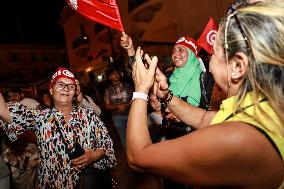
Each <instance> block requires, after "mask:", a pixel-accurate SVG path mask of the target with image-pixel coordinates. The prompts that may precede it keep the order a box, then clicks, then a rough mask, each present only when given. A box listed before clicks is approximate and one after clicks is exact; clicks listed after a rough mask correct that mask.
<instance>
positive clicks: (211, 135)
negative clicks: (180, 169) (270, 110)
mask: <svg viewBox="0 0 284 189" xmlns="http://www.w3.org/2000/svg"><path fill="white" fill-rule="evenodd" d="M181 140H183V141H180V142H182V143H183V142H186V143H187V144H188V146H187V147H188V148H187V149H186V152H185V153H184V156H183V160H184V161H185V162H187V163H190V164H189V165H190V166H189V167H188V168H189V169H192V170H193V171H192V174H193V175H191V177H192V178H194V179H197V180H195V181H198V179H201V180H202V182H203V183H205V182H206V183H209V184H214V185H218V184H222V183H223V184H224V183H227V184H228V185H239V184H240V183H242V184H243V185H247V186H257V185H259V186H260V185H263V186H265V185H266V186H269V187H271V185H270V184H271V183H275V186H276V187H277V186H278V185H277V184H279V183H280V184H281V181H282V180H283V177H284V174H283V173H284V167H283V162H282V160H281V158H280V156H279V155H278V154H277V151H276V150H275V148H274V147H273V146H272V144H271V143H270V141H269V140H268V139H267V138H266V137H265V136H264V135H263V134H262V133H261V132H259V131H258V130H257V129H255V128H254V127H253V126H250V125H248V124H245V123H241V122H226V123H221V124H217V125H212V126H210V127H206V128H204V129H200V130H198V131H196V132H193V133H192V134H190V135H188V136H186V137H184V138H183V139H181ZM189 157H190V158H189ZM189 161H190V162H189ZM195 171H198V172H199V174H197V172H195ZM196 175H202V176H198V177H197V178H196ZM212 175H214V176H213V178H214V179H212ZM256 175H257V176H256ZM275 175H277V176H275Z"/></svg>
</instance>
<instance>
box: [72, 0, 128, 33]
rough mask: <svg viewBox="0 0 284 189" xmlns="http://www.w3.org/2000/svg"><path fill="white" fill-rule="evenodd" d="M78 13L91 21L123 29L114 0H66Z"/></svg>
mask: <svg viewBox="0 0 284 189" xmlns="http://www.w3.org/2000/svg"><path fill="white" fill-rule="evenodd" d="M66 1H67V3H68V4H69V5H70V6H71V7H72V9H74V10H75V11H76V12H78V13H79V14H81V15H83V16H84V17H86V18H88V19H89V20H91V21H94V22H98V23H101V24H103V25H106V26H108V27H110V28H113V29H117V30H119V31H121V32H122V31H124V28H123V24H122V22H121V18H120V13H119V9H118V6H117V4H116V0H66Z"/></svg>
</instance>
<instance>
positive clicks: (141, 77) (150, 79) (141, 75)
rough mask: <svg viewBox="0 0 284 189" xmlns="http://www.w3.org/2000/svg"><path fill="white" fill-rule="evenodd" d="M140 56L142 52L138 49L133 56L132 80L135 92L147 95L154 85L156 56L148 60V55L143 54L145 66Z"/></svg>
mask: <svg viewBox="0 0 284 189" xmlns="http://www.w3.org/2000/svg"><path fill="white" fill-rule="evenodd" d="M142 56H143V50H142V49H141V48H140V47H138V48H137V51H136V55H135V59H136V61H135V63H134V65H133V68H132V78H133V81H134V84H135V91H136V92H143V93H145V94H148V91H149V90H150V88H151V87H152V86H153V83H154V78H155V70H156V67H157V63H158V58H157V57H156V56H154V57H153V58H150V57H149V55H148V54H145V56H144V58H145V60H146V61H147V63H145V64H146V65H145V64H144V63H143V61H142Z"/></svg>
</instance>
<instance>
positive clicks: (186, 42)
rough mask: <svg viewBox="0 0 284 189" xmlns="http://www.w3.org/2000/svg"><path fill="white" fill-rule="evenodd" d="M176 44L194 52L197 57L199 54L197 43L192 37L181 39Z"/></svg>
mask: <svg viewBox="0 0 284 189" xmlns="http://www.w3.org/2000/svg"><path fill="white" fill-rule="evenodd" d="M176 44H180V45H184V46H186V47H187V48H189V49H190V50H191V51H192V52H194V54H195V56H196V57H197V54H198V46H197V43H196V41H195V40H194V39H193V38H191V37H181V38H179V39H178V40H177V42H176Z"/></svg>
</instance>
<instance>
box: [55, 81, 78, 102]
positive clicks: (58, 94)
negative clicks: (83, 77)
mask: <svg viewBox="0 0 284 189" xmlns="http://www.w3.org/2000/svg"><path fill="white" fill-rule="evenodd" d="M61 85H62V86H64V88H62V89H61ZM75 93H76V84H75V82H74V81H73V80H71V79H68V78H60V79H58V80H57V81H56V82H55V84H54V85H53V86H52V87H51V88H50V94H51V95H52V97H53V100H54V104H55V105H64V106H68V105H71V106H72V101H73V98H74V95H75Z"/></svg>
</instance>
